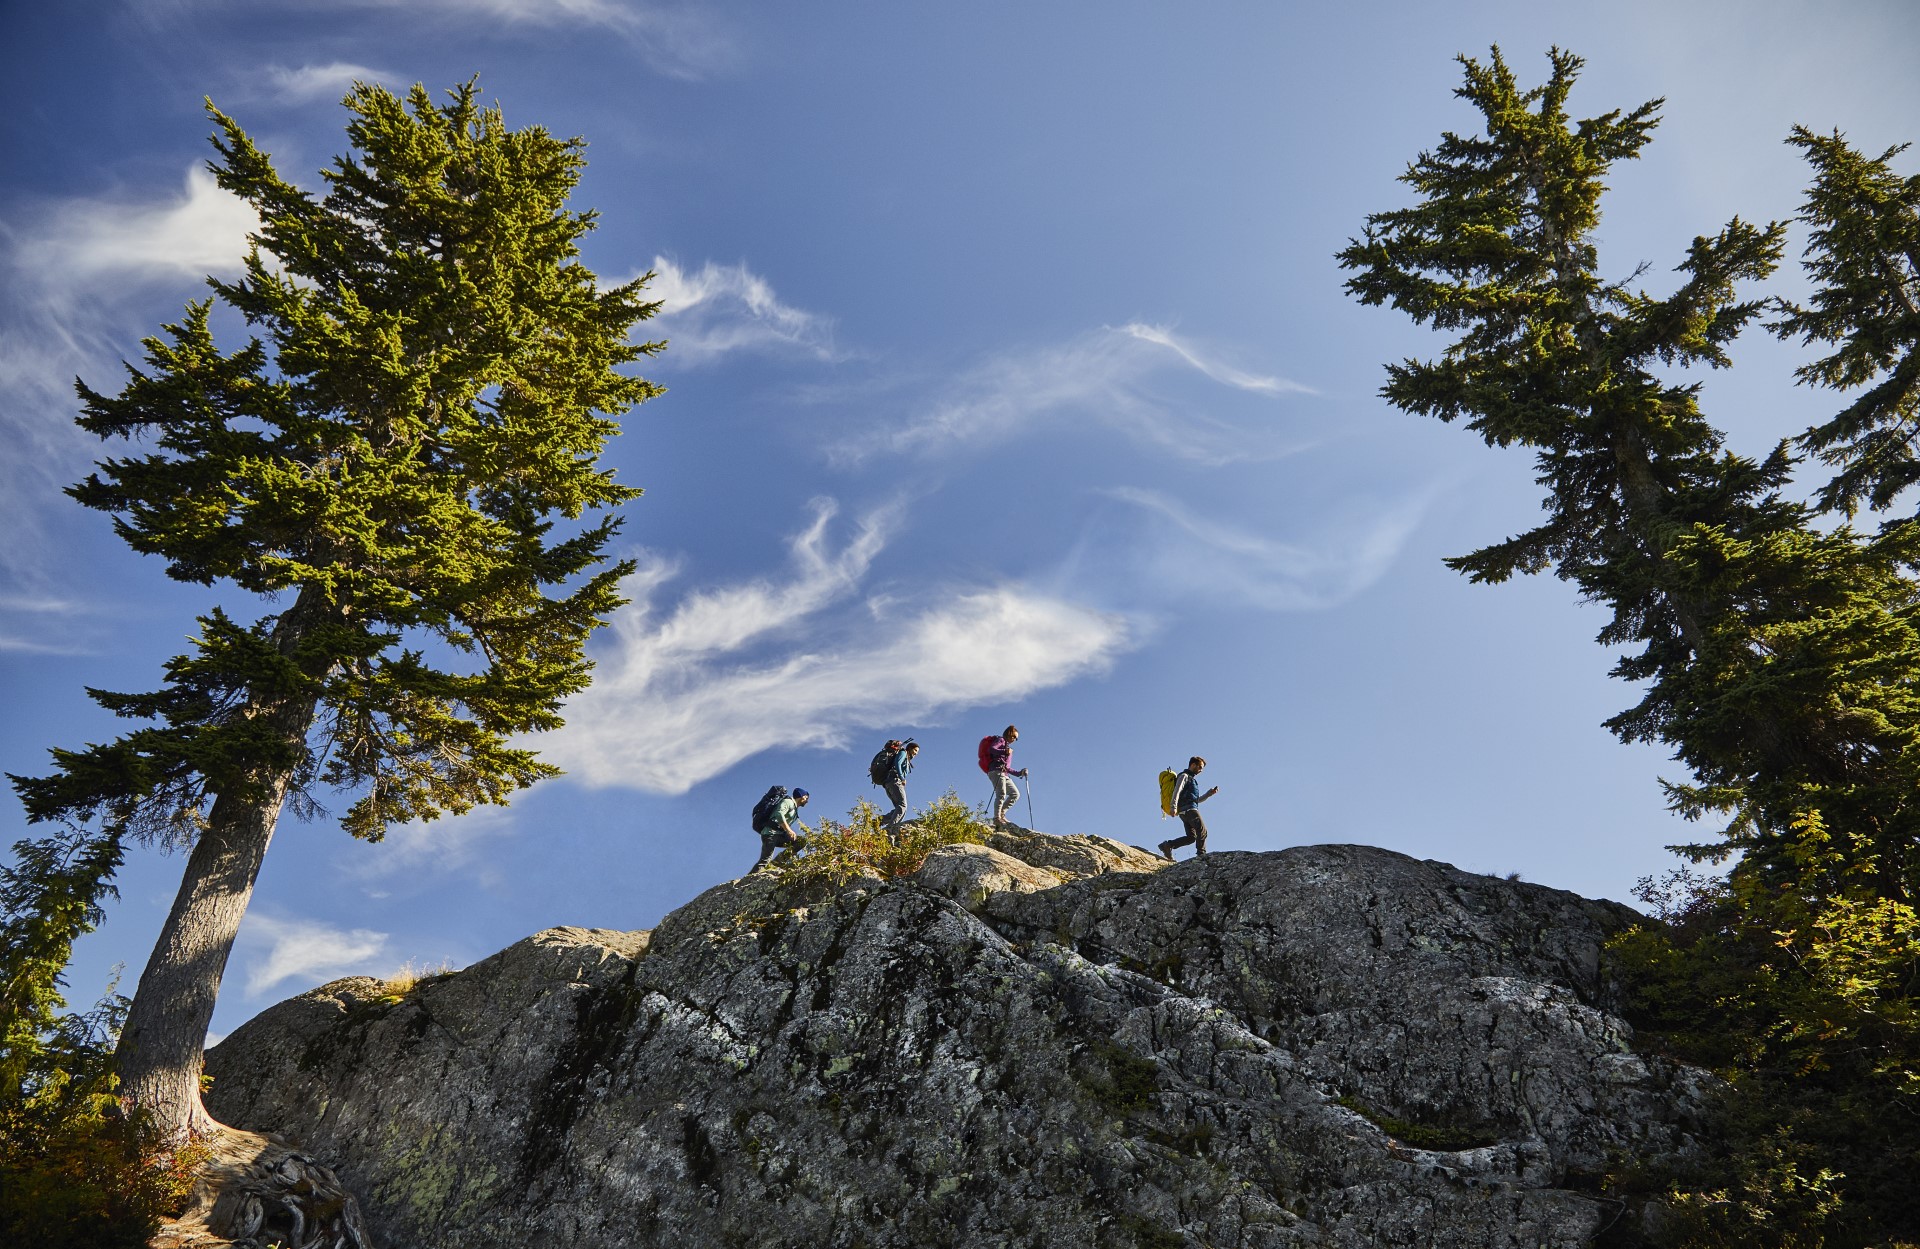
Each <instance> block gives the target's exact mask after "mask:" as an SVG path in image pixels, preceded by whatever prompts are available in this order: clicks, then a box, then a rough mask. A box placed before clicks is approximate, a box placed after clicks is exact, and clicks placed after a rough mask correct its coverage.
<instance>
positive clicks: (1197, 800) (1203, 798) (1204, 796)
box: [1194, 785, 1220, 803]
mask: <svg viewBox="0 0 1920 1249" xmlns="http://www.w3.org/2000/svg"><path fill="white" fill-rule="evenodd" d="M1219 792H1220V787H1219V786H1218V785H1215V786H1214V787H1213V788H1212V789H1209V790H1208V791H1207V792H1206V793H1204V794H1198V795H1196V796H1195V797H1194V802H1195V803H1202V802H1205V801H1206V800H1207V799H1209V798H1211V797H1213V796H1214V795H1215V794H1217V793H1219Z"/></svg>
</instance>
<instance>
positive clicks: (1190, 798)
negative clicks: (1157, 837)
mask: <svg viewBox="0 0 1920 1249" xmlns="http://www.w3.org/2000/svg"><path fill="white" fill-rule="evenodd" d="M1206 766H1207V761H1206V760H1205V759H1202V758H1201V757H1200V756H1199V755H1195V756H1194V757H1193V758H1191V759H1189V760H1187V770H1186V771H1184V772H1182V773H1180V774H1179V775H1177V776H1176V777H1174V780H1173V811H1174V814H1175V815H1178V816H1179V817H1180V823H1181V824H1182V825H1183V826H1184V827H1185V828H1186V830H1187V832H1186V836H1184V837H1176V838H1174V839H1173V840H1172V841H1163V842H1161V843H1160V857H1161V858H1163V859H1166V860H1167V861H1168V862H1172V861H1173V852H1174V851H1175V850H1178V849H1179V848H1180V847H1181V846H1192V847H1193V852H1194V853H1195V854H1197V855H1198V854H1205V853H1206V852H1207V822H1206V821H1205V820H1203V819H1201V818H1200V804H1201V803H1203V802H1205V801H1206V800H1207V799H1209V798H1211V797H1213V796H1214V795H1215V794H1217V793H1219V792H1220V787H1219V786H1218V785H1215V786H1214V787H1213V788H1212V789H1209V790H1208V791H1207V792H1206V793H1204V794H1203V793H1201V792H1200V771H1201V769H1202V768H1205V767H1206Z"/></svg>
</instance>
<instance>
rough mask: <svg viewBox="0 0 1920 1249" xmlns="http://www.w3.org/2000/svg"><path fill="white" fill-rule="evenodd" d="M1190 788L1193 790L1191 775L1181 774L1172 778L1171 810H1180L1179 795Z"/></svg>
mask: <svg viewBox="0 0 1920 1249" xmlns="http://www.w3.org/2000/svg"><path fill="white" fill-rule="evenodd" d="M1191 788H1193V773H1191V772H1182V773H1180V774H1179V775H1178V776H1176V777H1174V778H1173V809H1174V810H1175V811H1178V810H1179V809H1180V795H1181V794H1182V793H1183V792H1185V791H1186V790H1188V789H1191Z"/></svg>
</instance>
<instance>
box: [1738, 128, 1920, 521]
mask: <svg viewBox="0 0 1920 1249" xmlns="http://www.w3.org/2000/svg"><path fill="white" fill-rule="evenodd" d="M1788 142H1789V143H1792V144H1793V145H1794V146H1795V147H1798V148H1799V149H1801V151H1803V152H1804V153H1805V154H1806V157H1807V161H1808V163H1810V164H1811V165H1812V166H1813V170H1814V180H1813V186H1812V187H1811V188H1810V189H1809V190H1808V192H1807V201H1806V204H1805V206H1804V207H1803V208H1802V210H1801V213H1800V218H1801V220H1803V221H1805V222H1806V223H1807V224H1808V225H1809V226H1810V227H1812V238H1811V240H1810V241H1809V243H1808V244H1807V253H1806V258H1805V265H1806V268H1807V272H1808V274H1809V275H1810V276H1811V277H1812V278H1813V280H1814V281H1815V282H1816V283H1817V284H1818V286H1817V289H1816V290H1815V292H1814V295H1813V299H1812V301H1811V305H1810V306H1809V307H1806V308H1797V307H1791V306H1789V307H1787V308H1786V309H1785V315H1784V316H1782V318H1781V319H1780V320H1779V321H1778V322H1776V323H1775V325H1774V329H1775V330H1776V332H1778V333H1779V334H1780V335H1781V336H1782V337H1798V338H1800V339H1801V340H1802V341H1804V342H1807V343H1827V344H1834V345H1836V346H1837V350H1835V351H1833V352H1831V353H1830V354H1828V355H1826V356H1823V357H1821V358H1820V359H1818V360H1815V361H1814V362H1813V363H1811V364H1808V365H1806V366H1804V367H1802V368H1801V369H1800V371H1799V376H1800V379H1801V380H1802V381H1804V382H1809V383H1812V384H1814V385H1819V386H1827V387H1831V388H1833V389H1835V390H1840V391H1848V390H1861V389H1862V388H1863V387H1864V388H1865V389H1864V390H1863V391H1862V393H1861V395H1860V397H1859V398H1858V399H1856V400H1854V401H1853V402H1852V403H1851V404H1849V405H1848V406H1847V407H1846V408H1845V410H1843V411H1841V412H1840V413H1839V414H1837V415H1836V416H1834V417H1833V418H1832V419H1831V420H1829V421H1827V422H1825V423H1824V424H1821V425H1817V426H1815V427H1814V428H1812V429H1810V430H1808V431H1807V432H1806V433H1805V434H1804V435H1802V436H1801V438H1800V445H1801V446H1802V447H1804V448H1805V449H1806V450H1808V451H1810V452H1813V453H1815V454H1816V455H1818V456H1819V457H1820V459H1821V460H1822V461H1824V462H1825V463H1828V464H1831V465H1833V466H1834V467H1835V468H1836V469H1837V470H1838V471H1837V472H1835V474H1834V476H1833V479H1832V480H1831V481H1829V482H1828V483H1827V484H1826V485H1825V486H1824V487H1823V488H1822V490H1821V492H1820V502H1821V504H1822V505H1823V506H1825V507H1827V508H1829V509H1834V510H1840V511H1844V512H1846V513H1847V514H1848V515H1852V514H1853V513H1854V511H1855V509H1856V508H1858V507H1859V505H1860V504H1861V503H1862V502H1865V503H1866V504H1868V505H1869V506H1871V507H1872V508H1874V509H1876V510H1879V509H1884V508H1887V507H1889V506H1891V505H1892V504H1893V501H1894V499H1895V497H1896V496H1898V495H1899V494H1900V493H1902V492H1903V491H1905V490H1906V489H1907V488H1908V487H1909V486H1911V485H1913V484H1914V483H1915V482H1916V481H1920V449H1916V448H1915V446H1914V438H1915V435H1916V434H1920V174H1916V175H1914V176H1912V177H1907V178H1902V177H1901V176H1900V175H1899V174H1897V173H1895V172H1894V170H1893V164H1892V162H1893V159H1894V157H1896V156H1898V155H1900V153H1902V152H1904V151H1905V150H1906V148H1907V145H1906V144H1901V145H1900V146H1898V147H1892V148H1888V149H1887V150H1886V151H1885V152H1882V153H1881V154H1880V155H1879V156H1877V157H1868V156H1865V155H1863V154H1862V153H1860V152H1858V151H1856V150H1855V149H1854V148H1853V147H1852V146H1851V145H1850V144H1848V142H1847V141H1846V138H1845V137H1844V136H1842V135H1840V134H1837V133H1836V134H1831V135H1817V134H1814V133H1813V132H1812V131H1810V130H1808V129H1807V128H1806V127H1804V126H1796V127H1794V130H1793V137H1792V138H1790V139H1789V140H1788Z"/></svg>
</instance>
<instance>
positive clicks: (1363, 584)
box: [1098, 486, 1432, 611]
mask: <svg viewBox="0 0 1920 1249" xmlns="http://www.w3.org/2000/svg"><path fill="white" fill-rule="evenodd" d="M1098 493H1100V494H1102V495H1104V496H1106V497H1107V498H1110V499H1114V500H1117V501H1118V502H1121V503H1125V504H1128V505H1129V506H1131V507H1134V508H1138V509H1140V511H1141V512H1142V513H1144V514H1145V516H1146V517H1147V518H1149V519H1150V520H1151V521H1152V522H1153V523H1154V529H1153V530H1152V531H1151V532H1150V533H1149V534H1148V536H1146V537H1145V538H1144V539H1142V538H1135V537H1133V536H1132V535H1129V539H1128V541H1127V542H1126V549H1125V553H1124V554H1122V555H1120V556H1118V557H1117V558H1119V559H1120V560H1122V561H1125V562H1127V563H1130V564H1132V565H1134V566H1135V567H1136V570H1137V571H1136V578H1135V579H1134V581H1133V584H1135V585H1143V586H1150V587H1155V588H1157V589H1159V590H1161V591H1163V592H1164V593H1165V594H1166V595H1168V596H1170V597H1178V598H1181V599H1187V598H1190V597H1192V596H1199V597H1201V598H1211V599H1231V600H1235V601H1238V602H1242V603H1246V604H1248V605H1250V606H1254V607H1259V608H1263V609H1266V610H1268V611H1314V610H1319V609H1323V608H1327V607H1332V606H1335V605H1337V604H1339V603H1342V602H1345V601H1346V600H1347V599H1350V598H1352V597H1353V596H1354V595H1355V594H1358V593H1359V592H1360V591H1362V590H1364V589H1366V588H1367V587H1368V586H1370V585H1372V584H1373V583H1374V582H1376V581H1378V580H1379V579H1380V578H1381V577H1382V576H1383V575H1385V573H1386V571H1387V569H1388V568H1389V567H1391V566H1392V563H1393V561H1394V559H1395V558H1396V557H1397V556H1398V555H1399V554H1400V551H1401V549H1402V548H1403V547H1404V546H1405V545H1406V542H1407V539H1408V538H1409V537H1411V536H1412V535H1413V533H1414V531H1415V530H1416V529H1417V528H1418V527H1419V525H1420V522H1421V519H1422V518H1423V517H1424V516H1425V514H1426V511H1427V509H1428V507H1429V506H1430V504H1431V502H1432V492H1430V491H1428V492H1421V493H1419V494H1416V495H1414V496H1413V497H1411V498H1408V499H1405V500H1402V501H1400V502H1398V503H1396V504H1394V505H1391V506H1388V507H1385V508H1382V509H1380V510H1378V511H1376V512H1374V513H1372V514H1370V515H1368V516H1366V517H1365V518H1363V519H1361V520H1360V521H1358V522H1357V523H1354V524H1351V525H1348V526H1345V527H1341V528H1340V529H1339V530H1338V532H1336V533H1335V534H1334V535H1333V536H1331V537H1328V538H1325V539H1324V540H1322V541H1320V542H1317V543H1315V544H1313V545H1305V544H1301V543H1295V542H1282V541H1279V540H1277V539H1274V538H1269V537H1266V536H1264V535H1261V534H1257V533H1252V532H1249V531H1248V530H1246V529H1243V528H1240V527H1239V526H1236V525H1230V524H1227V523H1224V522H1222V521H1219V520H1215V519H1212V518H1210V517H1207V516H1203V515H1201V514H1200V513H1198V512H1195V511H1194V510H1193V509H1191V508H1189V507H1188V506H1186V505H1185V504H1184V503H1181V502H1180V501H1178V500H1176V499H1174V498H1172V497H1171V496H1169V495H1167V494H1165V493H1163V492H1161V491H1157V490H1145V489H1141V488H1138V487H1133V486H1120V487H1114V488H1110V489H1105V490H1101V491H1099V492H1098Z"/></svg>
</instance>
